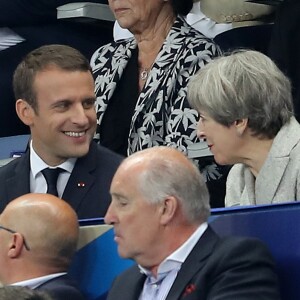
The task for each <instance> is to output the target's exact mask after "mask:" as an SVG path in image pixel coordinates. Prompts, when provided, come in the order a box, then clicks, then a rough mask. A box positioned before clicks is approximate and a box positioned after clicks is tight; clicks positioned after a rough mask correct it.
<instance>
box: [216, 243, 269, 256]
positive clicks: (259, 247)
mask: <svg viewBox="0 0 300 300" xmlns="http://www.w3.org/2000/svg"><path fill="white" fill-rule="evenodd" d="M216 252H219V253H220V255H221V256H223V257H226V256H230V257H233V258H234V257H239V258H242V257H245V258H246V257H253V258H256V259H267V260H269V259H270V260H272V255H271V252H270V251H269V249H268V247H267V245H266V244H264V243H263V242H262V241H261V240H260V239H257V238H250V237H226V238H222V239H220V240H219V242H218V244H217V247H216Z"/></svg>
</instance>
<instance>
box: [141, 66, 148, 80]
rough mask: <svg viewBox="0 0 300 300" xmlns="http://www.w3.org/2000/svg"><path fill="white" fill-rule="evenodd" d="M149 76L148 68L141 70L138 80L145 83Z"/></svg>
mask: <svg viewBox="0 0 300 300" xmlns="http://www.w3.org/2000/svg"><path fill="white" fill-rule="evenodd" d="M148 76H149V69H148V68H142V69H141V73H140V79H141V80H143V81H145V80H146V79H147V78H148Z"/></svg>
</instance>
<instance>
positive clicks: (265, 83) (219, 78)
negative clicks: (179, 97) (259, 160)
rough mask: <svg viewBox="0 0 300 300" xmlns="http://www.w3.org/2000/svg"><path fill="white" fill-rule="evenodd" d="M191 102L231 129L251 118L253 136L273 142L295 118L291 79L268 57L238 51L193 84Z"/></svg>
mask: <svg viewBox="0 0 300 300" xmlns="http://www.w3.org/2000/svg"><path fill="white" fill-rule="evenodd" d="M188 99H189V102H190V104H191V106H192V107H193V108H195V109H196V110H197V111H198V112H199V113H201V111H204V112H206V113H207V114H208V115H209V116H210V117H211V118H213V119H214V120H215V121H216V122H218V123H220V124H222V125H225V126H230V125H231V124H232V123H233V122H234V121H236V120H240V119H245V118H248V127H249V128H250V129H251V131H252V133H253V135H255V136H259V137H261V138H273V137H274V136H275V135H276V134H277V133H278V131H279V130H280V128H281V127H282V126H283V125H285V124H286V123H287V122H288V121H289V120H290V118H291V116H293V102H292V94H291V84H290V81H289V79H288V78H287V77H286V76H285V75H284V74H283V73H282V72H281V71H280V70H279V69H278V67H277V66H276V65H275V63H274V62H273V61H272V60H271V59H270V58H268V57H267V56H266V55H264V54H262V53H260V52H257V51H245V50H242V51H238V52H234V53H232V54H230V55H228V56H223V57H219V58H216V59H215V60H214V61H212V62H210V63H208V64H207V65H206V66H204V67H203V68H202V69H201V70H200V71H199V72H198V73H197V74H196V75H195V76H194V77H193V78H192V79H191V81H190V83H189V87H188Z"/></svg>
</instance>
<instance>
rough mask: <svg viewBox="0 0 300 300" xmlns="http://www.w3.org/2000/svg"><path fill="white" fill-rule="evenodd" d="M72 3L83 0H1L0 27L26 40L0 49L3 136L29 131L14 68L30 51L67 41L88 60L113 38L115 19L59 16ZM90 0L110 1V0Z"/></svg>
mask: <svg viewBox="0 0 300 300" xmlns="http://www.w3.org/2000/svg"><path fill="white" fill-rule="evenodd" d="M69 2H81V1H80V0H38V1H36V0H13V1H10V0H0V11H1V14H0V30H1V27H8V28H10V29H11V30H12V31H13V32H15V33H16V34H18V35H19V36H21V37H22V38H23V39H24V41H23V42H21V43H18V44H16V45H15V46H11V47H9V48H7V49H5V50H3V51H0V75H1V76H0V77H1V81H0V94H1V110H0V137H3V136H10V135H18V134H26V133H28V128H27V127H26V126H24V124H23V123H22V122H20V120H19V119H18V117H17V115H16V113H15V110H14V97H13V91H12V76H13V71H14V70H15V69H16V67H17V65H18V64H19V63H20V61H21V60H22V59H23V57H24V56H25V55H26V54H27V53H29V52H30V51H32V50H34V49H36V48H38V47H41V46H42V45H48V44H64V45H69V46H71V47H74V48H76V49H78V50H79V51H80V52H81V53H83V54H84V55H85V56H86V57H87V58H88V59H89V58H90V57H91V55H92V54H93V53H94V51H95V50H96V49H97V48H98V47H99V46H101V45H103V44H106V43H108V42H109V41H111V40H112V27H113V24H112V22H104V21H102V22H101V21H99V20H98V21H97V22H78V21H74V20H63V19H57V10H56V8H57V7H58V6H61V5H64V4H67V3H69ZM90 2H95V3H102V4H107V0H92V1H90ZM0 44H1V39H0Z"/></svg>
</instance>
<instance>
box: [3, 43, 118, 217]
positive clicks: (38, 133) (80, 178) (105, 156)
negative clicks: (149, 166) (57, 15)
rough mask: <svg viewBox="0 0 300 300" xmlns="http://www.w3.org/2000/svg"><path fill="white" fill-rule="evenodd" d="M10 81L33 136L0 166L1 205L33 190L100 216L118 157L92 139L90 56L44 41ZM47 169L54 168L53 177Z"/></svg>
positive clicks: (18, 108)
mask: <svg viewBox="0 0 300 300" xmlns="http://www.w3.org/2000/svg"><path fill="white" fill-rule="evenodd" d="M13 85H14V92H15V97H16V111H17V114H18V116H19V118H20V120H21V121H22V122H23V123H24V124H26V125H27V126H29V127H30V131H31V142H30V147H29V150H28V151H27V152H26V153H25V155H24V156H22V157H21V158H19V159H16V160H14V161H13V162H11V163H10V164H8V165H6V166H5V167H2V168H1V169H0V182H1V185H0V199H1V200H0V201H1V202H0V211H2V210H3V208H4V207H5V205H6V204H7V203H8V202H9V201H11V200H12V199H14V198H16V197H18V196H21V195H23V194H26V193H29V192H35V193H51V194H55V195H58V196H59V197H61V198H62V199H64V200H65V201H67V202H68V203H69V204H70V205H71V206H72V207H73V209H74V210H75V211H76V212H77V215H78V217H79V218H80V219H83V218H93V217H103V216H104V214H105V212H106V210H107V208H108V205H109V202H110V196H109V192H108V191H109V186H110V182H111V179H112V176H113V175H114V173H115V170H116V168H117V167H118V165H119V163H120V161H121V157H120V156H118V155H116V154H114V153H113V152H111V151H109V150H107V149H106V148H103V147H101V146H99V145H96V144H94V143H93V142H92V138H93V135H94V132H95V128H96V119H97V118H96V112H95V107H94V103H95V94H94V81H93V77H92V74H91V71H90V65H89V62H88V60H86V58H85V57H84V56H83V55H82V54H81V53H80V52H78V51H77V50H75V49H73V48H71V47H68V46H63V45H49V46H43V47H41V48H38V49H36V50H34V51H32V52H31V53H29V54H28V55H27V56H26V57H25V59H24V60H23V61H22V62H21V63H20V64H19V66H18V67H17V69H16V71H15V74H14V80H13ZM49 169H50V170H49ZM45 170H46V171H45ZM48 173H52V174H53V173H56V175H54V176H55V178H54V183H53V182H52V181H51V179H49V177H48V175H47V174H48Z"/></svg>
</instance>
